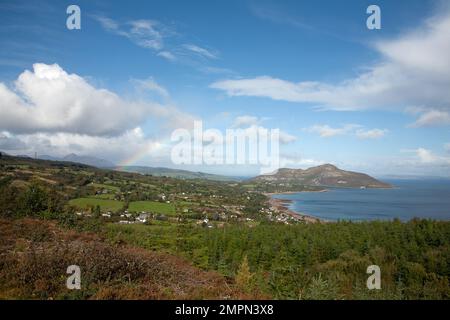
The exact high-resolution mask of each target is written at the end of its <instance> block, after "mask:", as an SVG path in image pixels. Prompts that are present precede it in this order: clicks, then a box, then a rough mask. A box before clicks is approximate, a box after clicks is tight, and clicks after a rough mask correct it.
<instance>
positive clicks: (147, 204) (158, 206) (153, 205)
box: [128, 201, 175, 215]
mask: <svg viewBox="0 0 450 320" xmlns="http://www.w3.org/2000/svg"><path fill="white" fill-rule="evenodd" d="M128 211H130V212H141V211H146V212H155V213H162V214H167V215H174V214H175V206H174V205H173V204H172V203H163V202H155V201H133V202H130V205H129V206H128Z"/></svg>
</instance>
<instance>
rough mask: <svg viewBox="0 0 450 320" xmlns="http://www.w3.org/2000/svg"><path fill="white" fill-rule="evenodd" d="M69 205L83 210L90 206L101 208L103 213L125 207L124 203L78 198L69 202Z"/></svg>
mask: <svg viewBox="0 0 450 320" xmlns="http://www.w3.org/2000/svg"><path fill="white" fill-rule="evenodd" d="M69 204H70V205H72V206H76V207H78V208H81V209H87V208H88V207H89V206H94V207H95V206H97V205H99V206H100V209H101V210H102V211H117V210H120V208H122V207H123V202H122V201H117V200H108V199H94V198H78V199H73V200H70V201H69Z"/></svg>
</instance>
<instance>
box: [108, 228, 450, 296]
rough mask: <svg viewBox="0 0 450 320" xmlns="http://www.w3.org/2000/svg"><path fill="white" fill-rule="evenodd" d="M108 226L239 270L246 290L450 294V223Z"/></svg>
mask: <svg viewBox="0 0 450 320" xmlns="http://www.w3.org/2000/svg"><path fill="white" fill-rule="evenodd" d="M108 229H109V234H108V236H109V237H111V238H113V239H117V238H118V236H119V235H120V239H121V241H125V242H128V243H131V244H135V245H139V246H143V247H145V248H149V249H155V248H164V250H168V251H170V252H173V253H177V254H181V255H183V256H185V257H187V258H189V259H190V260H191V261H193V262H194V264H195V265H197V266H199V267H201V268H204V269H212V270H217V271H219V272H220V273H222V274H224V275H227V276H234V277H235V281H236V283H237V284H238V286H239V287H240V288H241V289H242V290H243V291H244V292H248V290H251V291H253V292H255V291H261V292H263V293H265V294H267V295H269V296H271V297H273V298H276V299H449V298H450V289H449V286H448V285H449V282H448V277H449V261H450V223H449V222H443V221H442V222H439V221H428V220H412V221H410V222H407V223H401V222H399V221H391V222H389V221H386V222H363V223H350V222H337V223H326V224H299V225H292V226H285V225H279V224H260V225H259V226H255V227H253V228H248V227H245V226H242V225H231V226H229V227H225V228H222V229H214V228H213V229H205V228H199V227H198V228H195V227H188V226H185V227H183V230H182V232H181V231H180V230H181V229H179V228H177V227H175V226H173V225H170V224H167V225H159V226H153V225H152V226H117V225H115V226H111V227H109V228H108ZM125 230H127V232H125ZM173 239H177V240H176V241H174V240H173ZM372 264H376V265H379V266H380V268H381V282H382V284H381V290H368V289H367V287H366V281H367V278H368V276H369V275H368V274H367V273H366V270H367V267H368V266H369V265H372ZM250 270H253V272H251V271H250ZM250 274H251V276H250ZM249 278H251V280H249Z"/></svg>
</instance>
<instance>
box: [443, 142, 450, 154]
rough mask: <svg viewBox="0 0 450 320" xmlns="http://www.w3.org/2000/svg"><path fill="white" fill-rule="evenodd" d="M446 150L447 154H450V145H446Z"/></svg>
mask: <svg viewBox="0 0 450 320" xmlns="http://www.w3.org/2000/svg"><path fill="white" fill-rule="evenodd" d="M444 149H445V150H446V151H447V152H450V143H446V144H445V146H444Z"/></svg>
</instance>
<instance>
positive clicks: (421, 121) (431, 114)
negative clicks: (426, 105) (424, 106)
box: [411, 109, 450, 127]
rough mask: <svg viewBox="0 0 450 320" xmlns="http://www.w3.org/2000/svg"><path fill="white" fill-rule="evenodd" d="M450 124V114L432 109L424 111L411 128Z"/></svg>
mask: <svg viewBox="0 0 450 320" xmlns="http://www.w3.org/2000/svg"><path fill="white" fill-rule="evenodd" d="M449 124H450V113H449V112H448V111H443V110H435V109H430V110H428V111H423V113H421V114H420V116H419V118H418V119H417V120H416V121H415V122H414V123H413V124H412V125H411V127H431V126H439V125H449Z"/></svg>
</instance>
